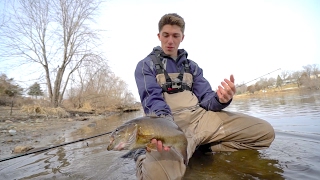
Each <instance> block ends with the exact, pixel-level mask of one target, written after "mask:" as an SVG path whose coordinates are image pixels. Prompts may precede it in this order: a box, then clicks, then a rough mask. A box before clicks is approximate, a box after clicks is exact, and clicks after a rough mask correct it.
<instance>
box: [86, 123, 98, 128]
mask: <svg viewBox="0 0 320 180" xmlns="http://www.w3.org/2000/svg"><path fill="white" fill-rule="evenodd" d="M96 125H97V124H96V123H91V124H89V125H88V127H90V128H93V127H96Z"/></svg>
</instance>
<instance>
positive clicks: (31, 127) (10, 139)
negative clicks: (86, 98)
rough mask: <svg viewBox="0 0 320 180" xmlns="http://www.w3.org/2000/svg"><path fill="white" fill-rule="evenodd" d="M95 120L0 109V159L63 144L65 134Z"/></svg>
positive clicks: (88, 116) (93, 117)
mask: <svg viewBox="0 0 320 180" xmlns="http://www.w3.org/2000/svg"><path fill="white" fill-rule="evenodd" d="M111 114H114V113H112V112H110V113H109V114H107V115H105V116H108V115H111ZM96 118H98V117H97V116H94V115H85V114H81V115H79V114H73V115H71V116H69V117H67V118H57V117H46V116H44V115H36V114H32V115H28V114H27V113H24V112H22V111H21V110H20V109H17V108H14V109H13V111H12V115H10V107H0V144H1V145H0V159H3V158H8V157H11V156H15V155H18V154H19V153H24V152H30V151H34V150H38V149H40V148H43V147H50V146H52V145H56V144H60V143H63V142H64V138H65V136H66V135H67V134H69V133H71V132H73V131H75V130H77V129H79V128H80V127H83V126H85V125H87V124H89V123H90V122H91V121H93V120H94V119H96Z"/></svg>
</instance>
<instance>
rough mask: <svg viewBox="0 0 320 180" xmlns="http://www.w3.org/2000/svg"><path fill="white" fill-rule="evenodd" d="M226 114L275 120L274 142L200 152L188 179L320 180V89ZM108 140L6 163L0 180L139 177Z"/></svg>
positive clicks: (74, 136) (91, 131)
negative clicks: (266, 145)
mask: <svg viewBox="0 0 320 180" xmlns="http://www.w3.org/2000/svg"><path fill="white" fill-rule="evenodd" d="M226 110H227V111H236V112H242V113H245V114H249V115H252V116H256V117H259V118H262V119H265V120H267V121H268V122H270V123H271V124H272V125H273V127H274V129H275V131H276V138H275V140H274V142H273V144H272V145H271V146H270V148H268V149H266V150H260V151H253V150H244V151H237V152H217V153H206V154H204V153H203V152H201V151H196V152H195V154H194V155H193V157H192V158H191V159H190V162H189V165H188V167H187V171H186V174H185V178H184V179H187V180H193V179H201V180H202V179H222V180H228V179H230V180H233V179H235V180H238V179H254V180H257V179H272V180H274V179H275V180H277V179H299V180H300V179H308V180H309V179H310V180H318V179H320V91H303V92H292V93H286V94H283V95H278V96H261V97H250V98H244V99H241V98H240V99H238V98H237V99H235V100H234V101H233V102H232V104H231V105H230V106H229V107H227V108H226ZM142 114H143V113H142V112H133V113H124V114H121V115H116V116H112V117H108V118H102V119H101V120H95V121H94V122H91V124H89V125H88V126H85V127H83V128H82V129H80V130H78V131H77V132H74V133H71V134H70V135H69V136H68V137H66V138H65V142H70V141H74V140H78V139H80V138H86V137H91V136H94V135H97V134H101V133H104V132H108V131H110V130H112V129H114V128H115V127H116V126H118V125H120V124H122V123H123V122H125V121H127V120H130V119H133V118H135V117H139V116H142ZM80 135H81V136H80ZM108 141H109V139H108V136H107V135H106V136H100V137H97V138H93V139H90V140H86V141H81V142H78V143H74V144H70V145H67V146H62V147H59V148H55V149H51V150H48V151H46V152H41V153H37V154H31V155H28V156H24V157H20V158H16V159H12V160H9V161H5V162H1V163H0V179H92V180H95V179H121V180H122V179H135V164H134V162H133V160H132V159H123V158H120V156H121V155H123V154H124V153H125V152H117V151H107V150H106V148H107V142H108Z"/></svg>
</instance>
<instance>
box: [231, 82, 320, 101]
mask: <svg viewBox="0 0 320 180" xmlns="http://www.w3.org/2000/svg"><path fill="white" fill-rule="evenodd" d="M307 91H314V90H310V89H307V88H303V87H300V88H299V87H297V86H296V85H286V86H283V87H281V88H270V89H266V90H261V91H256V92H254V93H249V92H247V93H244V94H238V95H235V96H234V99H235V100H237V99H244V98H253V97H276V96H279V95H285V94H288V93H297V92H307Z"/></svg>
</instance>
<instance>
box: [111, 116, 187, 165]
mask: <svg viewBox="0 0 320 180" xmlns="http://www.w3.org/2000/svg"><path fill="white" fill-rule="evenodd" d="M152 139H157V140H161V141H162V143H163V146H168V147H170V148H174V149H175V150H176V151H177V152H179V153H180V154H181V155H182V157H183V159H184V163H185V164H187V163H188V158H187V146H188V141H187V138H186V136H185V134H184V132H183V131H182V130H181V129H180V128H179V126H178V125H176V123H175V122H174V121H173V120H172V119H170V118H167V117H161V116H160V117H159V116H142V117H138V118H135V119H132V120H129V121H127V122H125V123H124V124H122V125H121V126H119V127H117V128H116V129H115V130H114V131H112V133H111V134H110V143H109V145H108V147H107V150H108V151H110V150H114V151H121V150H131V151H133V150H136V149H139V148H146V147H148V148H150V149H151V150H155V151H156V150H157V147H156V145H155V144H154V143H151V140H152Z"/></svg>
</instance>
